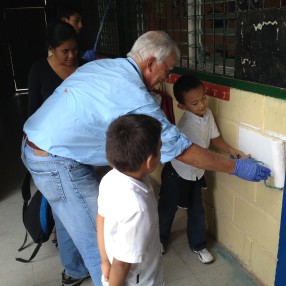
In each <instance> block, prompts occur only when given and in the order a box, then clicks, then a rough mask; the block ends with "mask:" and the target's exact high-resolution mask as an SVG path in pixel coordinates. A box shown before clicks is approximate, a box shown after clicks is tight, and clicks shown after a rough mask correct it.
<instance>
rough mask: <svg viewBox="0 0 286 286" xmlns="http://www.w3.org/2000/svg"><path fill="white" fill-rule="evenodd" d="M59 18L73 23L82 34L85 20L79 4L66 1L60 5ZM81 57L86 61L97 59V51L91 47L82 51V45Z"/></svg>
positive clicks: (79, 33) (78, 32)
mask: <svg viewBox="0 0 286 286" xmlns="http://www.w3.org/2000/svg"><path fill="white" fill-rule="evenodd" d="M58 19H59V20H60V21H63V22H66V23H68V24H70V25H72V26H73V27H74V29H75V31H76V33H77V34H78V36H79V37H80V36H81V33H82V29H83V20H82V11H81V9H80V8H79V7H78V6H77V5H73V4H71V3H66V4H64V5H62V6H61V7H60V10H59V15H58ZM80 46H81V43H80ZM79 50H80V51H79V57H80V58H82V59H84V60H86V61H88V62H89V61H93V60H95V59H96V52H95V50H94V49H89V50H86V51H81V47H80V49H79Z"/></svg>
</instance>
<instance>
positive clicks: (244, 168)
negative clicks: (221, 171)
mask: <svg viewBox="0 0 286 286" xmlns="http://www.w3.org/2000/svg"><path fill="white" fill-rule="evenodd" d="M270 174H271V170H270V169H268V168H266V167H264V166H262V165H259V164H256V163H255V162H254V161H253V160H252V159H250V158H246V159H239V160H236V166H235V170H234V173H233V175H235V176H237V177H239V178H241V179H244V180H247V181H251V182H259V181H261V180H267V179H268V177H269V176H270Z"/></svg>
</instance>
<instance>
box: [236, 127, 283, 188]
mask: <svg viewBox="0 0 286 286" xmlns="http://www.w3.org/2000/svg"><path fill="white" fill-rule="evenodd" d="M238 149H240V150H242V151H243V152H244V153H246V154H251V156H252V158H254V159H255V160H257V161H261V162H263V163H264V165H265V166H266V167H268V168H269V169H271V171H272V172H271V176H272V177H273V178H274V184H275V187H277V188H282V187H283V186H284V177H285V157H286V156H285V144H284V141H283V140H280V139H277V138H274V139H273V138H269V137H265V136H263V135H261V134H258V133H256V132H253V131H251V130H248V129H245V128H243V127H239V138H238Z"/></svg>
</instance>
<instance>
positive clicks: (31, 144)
mask: <svg viewBox="0 0 286 286" xmlns="http://www.w3.org/2000/svg"><path fill="white" fill-rule="evenodd" d="M23 138H24V139H26V138H27V134H26V133H24V135H23ZM26 144H27V145H28V146H30V147H31V148H33V149H34V150H38V151H41V152H40V153H39V152H37V155H40V154H41V155H40V156H47V155H48V152H46V151H44V150H42V149H41V148H39V147H38V146H37V145H35V144H34V143H33V142H31V141H30V140H29V139H28V138H27V140H26ZM34 153H35V152H34Z"/></svg>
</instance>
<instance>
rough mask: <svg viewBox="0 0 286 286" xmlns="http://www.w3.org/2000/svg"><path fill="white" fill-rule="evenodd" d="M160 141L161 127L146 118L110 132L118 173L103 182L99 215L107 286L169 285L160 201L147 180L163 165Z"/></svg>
mask: <svg viewBox="0 0 286 286" xmlns="http://www.w3.org/2000/svg"><path fill="white" fill-rule="evenodd" d="M160 136H161V124H160V122H159V121H158V120H156V119H155V118H153V117H150V116H147V115H143V114H130V115H124V116H121V117H119V118H118V119H116V120H114V121H113V122H112V123H111V124H110V126H109V128H108V131H107V141H106V154H107V159H108V161H109V163H110V165H111V166H112V167H113V168H114V169H113V170H111V171H110V172H108V173H107V174H106V175H105V176H104V177H103V179H102V180H101V183H100V186H99V197H98V215H97V239H98V246H99V251H100V256H101V259H102V265H101V269H102V273H103V277H102V283H103V285H109V286H113V285H116V286H118V285H125V286H129V285H144V286H145V285H146V286H162V285H164V281H163V271H162V263H161V250H160V239H159V224H158V212H157V202H156V199H155V195H154V192H153V188H152V186H151V183H150V181H149V179H148V176H147V175H148V174H149V173H151V172H153V171H154V170H155V169H156V167H157V166H158V164H159V161H160V148H161V138H160Z"/></svg>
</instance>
